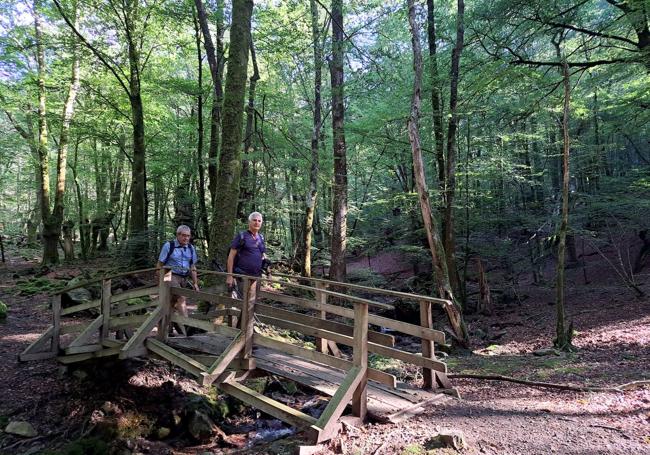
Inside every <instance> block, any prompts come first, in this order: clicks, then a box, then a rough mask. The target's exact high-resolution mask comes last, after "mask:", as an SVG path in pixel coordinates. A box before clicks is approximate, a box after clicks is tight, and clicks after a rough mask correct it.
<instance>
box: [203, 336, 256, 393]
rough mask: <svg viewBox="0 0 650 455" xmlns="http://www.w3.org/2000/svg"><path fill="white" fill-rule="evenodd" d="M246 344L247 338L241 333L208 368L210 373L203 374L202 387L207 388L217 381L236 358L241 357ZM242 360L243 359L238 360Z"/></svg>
mask: <svg viewBox="0 0 650 455" xmlns="http://www.w3.org/2000/svg"><path fill="white" fill-rule="evenodd" d="M245 344H246V337H245V336H244V334H242V333H240V334H239V335H237V336H236V337H235V338H234V339H233V340H232V342H231V343H230V344H229V345H228V347H227V348H226V350H225V351H223V352H222V353H221V355H220V356H219V357H218V358H217V360H215V361H214V363H213V364H212V365H210V367H209V368H208V371H206V372H205V373H203V374H202V378H201V385H203V386H206V385H210V384H212V383H213V382H214V380H215V379H217V378H218V377H219V376H220V375H221V374H222V373H223V372H224V371H226V369H227V368H228V366H229V365H230V363H231V362H232V361H233V360H235V357H237V356H238V355H239V353H240V352H241V350H242V349H243V348H244V345H245ZM237 360H241V359H237Z"/></svg>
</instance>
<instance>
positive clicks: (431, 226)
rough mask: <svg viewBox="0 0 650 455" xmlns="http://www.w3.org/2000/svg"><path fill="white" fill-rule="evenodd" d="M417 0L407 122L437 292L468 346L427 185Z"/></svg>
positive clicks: (411, 19)
mask: <svg viewBox="0 0 650 455" xmlns="http://www.w3.org/2000/svg"><path fill="white" fill-rule="evenodd" d="M414 1H415V0H408V8H409V12H408V15H409V25H410V30H411V43H412V46H413V71H414V75H415V77H414V82H413V98H412V101H411V112H410V116H409V119H408V123H407V129H408V135H409V142H410V143H411V151H412V153H413V168H414V178H415V182H416V186H417V190H418V197H419V201H420V209H421V211H422V219H423V221H424V228H425V231H426V234H427V241H428V243H429V250H430V251H431V260H432V265H433V274H434V280H435V282H436V287H437V294H438V296H439V297H440V298H443V299H447V300H449V301H451V302H452V303H451V304H450V305H445V310H446V312H447V316H448V317H449V322H450V324H451V326H452V329H453V331H454V334H455V335H456V338H457V339H458V341H459V343H461V344H462V345H464V346H468V345H469V335H468V333H467V328H466V327H465V322H464V321H463V316H462V312H461V311H462V308H461V307H460V305H459V304H458V302H457V301H456V298H455V296H454V292H453V290H452V288H451V285H450V283H449V275H448V273H447V263H446V262H445V248H444V245H443V243H442V241H441V239H440V236H439V234H438V227H437V226H436V221H435V219H434V217H433V213H432V212H431V203H430V201H429V190H428V188H427V183H426V177H425V174H424V164H423V162H422V148H421V146H420V132H419V128H418V119H419V117H420V96H421V95H420V92H421V89H422V88H421V87H422V55H421V48H420V38H419V28H418V25H417V22H416V14H415V5H414Z"/></svg>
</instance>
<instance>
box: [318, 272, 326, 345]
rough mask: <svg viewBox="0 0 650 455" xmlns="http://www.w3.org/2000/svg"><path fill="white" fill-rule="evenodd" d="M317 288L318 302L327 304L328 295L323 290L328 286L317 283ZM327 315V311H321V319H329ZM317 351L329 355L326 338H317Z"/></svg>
mask: <svg viewBox="0 0 650 455" xmlns="http://www.w3.org/2000/svg"><path fill="white" fill-rule="evenodd" d="M316 288H317V289H318V290H317V291H316V301H317V302H319V303H327V294H325V293H324V292H321V291H322V290H323V289H325V288H326V284H325V283H323V282H321V281H317V282H316ZM326 315H327V312H326V311H324V310H321V311H320V318H321V319H327V318H326ZM316 350H317V351H318V352H322V353H324V354H327V353H328V346H327V340H326V339H325V338H316Z"/></svg>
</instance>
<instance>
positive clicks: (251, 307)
mask: <svg viewBox="0 0 650 455" xmlns="http://www.w3.org/2000/svg"><path fill="white" fill-rule="evenodd" d="M253 286H255V287H256V288H257V282H253V283H251V281H250V280H249V279H248V278H244V279H243V280H242V288H243V289H242V293H243V303H244V305H243V306H242V312H241V318H240V319H239V323H240V328H241V331H242V332H243V333H244V341H245V344H244V348H243V350H242V351H241V354H240V356H241V358H244V359H248V358H250V357H251V354H252V351H253V333H254V332H255V300H256V299H257V292H255V291H257V289H253ZM253 293H254V294H253Z"/></svg>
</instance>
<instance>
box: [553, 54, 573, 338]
mask: <svg viewBox="0 0 650 455" xmlns="http://www.w3.org/2000/svg"><path fill="white" fill-rule="evenodd" d="M562 72H563V77H564V109H563V115H562V137H563V147H562V164H563V166H562V215H561V220H560V229H559V231H558V238H559V241H558V247H557V275H556V302H555V303H556V310H557V315H556V316H557V320H556V326H555V332H556V338H555V340H554V345H555V346H556V347H557V348H559V349H562V350H569V349H570V348H571V327H569V328H567V327H566V320H565V319H566V317H565V311H564V307H565V294H564V263H565V251H566V235H567V229H568V224H569V177H570V173H569V103H570V87H569V84H570V81H569V67H568V65H567V64H566V61H565V62H564V65H563V66H562Z"/></svg>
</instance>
